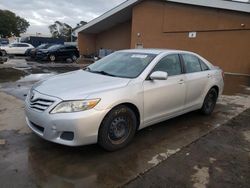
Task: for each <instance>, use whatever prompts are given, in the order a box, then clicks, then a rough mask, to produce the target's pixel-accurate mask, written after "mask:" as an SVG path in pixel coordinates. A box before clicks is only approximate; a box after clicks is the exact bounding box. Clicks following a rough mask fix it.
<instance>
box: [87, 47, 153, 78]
mask: <svg viewBox="0 0 250 188" xmlns="http://www.w3.org/2000/svg"><path fill="white" fill-rule="evenodd" d="M155 57H156V55H155V54H149V53H136V52H115V53H113V54H111V55H108V56H106V57H104V58H103V59H101V60H99V61H97V62H95V63H94V64H92V65H90V66H89V67H88V68H87V70H88V71H89V72H93V73H99V74H105V75H109V76H115V77H122V78H136V77H138V76H139V75H140V74H141V73H142V71H143V70H144V69H145V68H146V67H147V66H148V65H149V64H150V62H151V61H152V60H153V59H154V58H155Z"/></svg>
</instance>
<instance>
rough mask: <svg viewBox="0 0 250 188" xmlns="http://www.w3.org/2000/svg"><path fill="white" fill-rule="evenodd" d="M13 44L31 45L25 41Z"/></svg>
mask: <svg viewBox="0 0 250 188" xmlns="http://www.w3.org/2000/svg"><path fill="white" fill-rule="evenodd" d="M11 44H28V45H30V44H29V43H25V42H13V43H11Z"/></svg>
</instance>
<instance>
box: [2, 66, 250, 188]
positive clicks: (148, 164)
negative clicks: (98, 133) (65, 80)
mask: <svg viewBox="0 0 250 188" xmlns="http://www.w3.org/2000/svg"><path fill="white" fill-rule="evenodd" d="M26 65H27V64H26ZM26 65H25V66H26ZM8 66H9V65H8ZM25 66H24V65H22V67H21V65H19V68H17V67H15V69H14V70H13V69H12V68H10V67H2V68H0V113H1V116H0V169H1V171H0V182H1V186H0V187H83V186H86V187H117V186H123V185H125V184H128V183H129V182H131V181H133V180H135V179H137V178H138V177H140V176H142V175H143V174H144V173H146V172H147V171H149V170H150V169H152V168H154V167H155V166H157V165H160V163H162V162H163V161H167V160H168V158H169V157H171V156H172V155H174V154H176V153H179V152H181V151H182V150H183V148H185V147H186V146H188V145H190V144H192V143H194V142H195V141H197V140H199V139H200V138H202V137H203V136H205V135H207V134H208V133H209V132H211V131H213V130H215V129H217V128H219V127H221V125H223V124H224V123H226V122H228V121H229V120H230V119H232V118H233V117H235V116H237V115H238V114H240V113H242V112H243V111H244V110H246V109H247V108H250V97H249V94H250V89H249V88H250V77H238V76H233V75H226V77H225V81H226V85H225V91H224V95H223V96H222V97H221V98H220V99H219V101H218V104H217V106H216V109H215V112H214V113H213V114H212V116H209V117H207V116H202V115H201V114H200V113H199V112H192V113H188V114H185V115H183V116H180V117H177V118H174V119H171V120H168V121H165V122H162V123H159V124H157V125H154V126H151V127H148V128H146V129H144V130H142V131H140V132H138V133H137V134H136V137H135V139H134V140H133V142H132V143H131V144H130V145H129V146H128V147H126V148H124V149H123V150H120V151H117V152H112V153H110V152H105V151H103V150H102V149H101V148H99V147H98V146H97V145H90V146H83V147H74V148H70V147H66V146H61V145H57V144H53V143H50V142H47V141H45V140H42V139H41V138H39V137H37V136H36V135H35V134H33V133H31V132H30V131H29V129H28V128H27V126H26V124H25V120H24V112H23V106H24V105H23V101H22V100H23V99H24V98H25V94H27V91H28V89H29V88H30V87H31V86H32V84H33V83H35V82H37V81H39V80H41V79H43V78H47V77H49V76H52V75H55V74H58V73H62V72H67V71H71V70H72V69H73V70H75V69H79V68H81V67H80V66H78V65H77V66H66V65H64V66H63V65H60V66H58V65H49V66H40V67H39V66H35V65H34V64H33V65H31V66H30V65H28V66H27V67H26V68H24V67H25ZM20 67H21V68H20ZM69 67H70V68H69ZM3 74H5V75H4V76H3ZM13 96H15V97H17V98H18V99H16V98H15V97H13ZM19 99H21V100H19ZM1 143H2V144H1Z"/></svg>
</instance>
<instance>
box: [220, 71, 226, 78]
mask: <svg viewBox="0 0 250 188" xmlns="http://www.w3.org/2000/svg"><path fill="white" fill-rule="evenodd" d="M221 76H222V78H224V76H225V74H224V71H223V70H221Z"/></svg>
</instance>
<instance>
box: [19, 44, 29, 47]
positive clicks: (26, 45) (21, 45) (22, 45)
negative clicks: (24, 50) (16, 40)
mask: <svg viewBox="0 0 250 188" xmlns="http://www.w3.org/2000/svg"><path fill="white" fill-rule="evenodd" d="M17 47H29V45H28V44H17Z"/></svg>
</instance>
